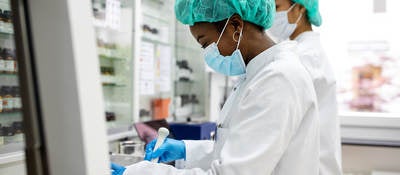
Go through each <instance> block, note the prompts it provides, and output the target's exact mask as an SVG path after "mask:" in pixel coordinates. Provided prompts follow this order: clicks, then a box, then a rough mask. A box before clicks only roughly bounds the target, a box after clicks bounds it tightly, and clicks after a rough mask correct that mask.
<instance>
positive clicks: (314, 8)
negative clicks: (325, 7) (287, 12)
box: [292, 0, 322, 26]
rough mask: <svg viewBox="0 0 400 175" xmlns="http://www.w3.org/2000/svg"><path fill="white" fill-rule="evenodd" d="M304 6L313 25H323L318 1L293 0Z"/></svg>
mask: <svg viewBox="0 0 400 175" xmlns="http://www.w3.org/2000/svg"><path fill="white" fill-rule="evenodd" d="M292 1H293V2H295V3H298V4H301V5H303V6H304V7H305V8H306V10H307V17H308V20H309V21H310V23H311V24H313V25H315V26H320V25H321V24H322V18H321V14H320V13H319V7H318V0H292Z"/></svg>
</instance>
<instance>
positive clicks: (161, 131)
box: [158, 127, 169, 138]
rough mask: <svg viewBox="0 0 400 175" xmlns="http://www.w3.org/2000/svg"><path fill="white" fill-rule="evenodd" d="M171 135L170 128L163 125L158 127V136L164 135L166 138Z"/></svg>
mask: <svg viewBox="0 0 400 175" xmlns="http://www.w3.org/2000/svg"><path fill="white" fill-rule="evenodd" d="M168 135H169V130H168V129H167V128H164V127H161V128H160V129H158V138H159V137H164V138H166V137H167V136H168Z"/></svg>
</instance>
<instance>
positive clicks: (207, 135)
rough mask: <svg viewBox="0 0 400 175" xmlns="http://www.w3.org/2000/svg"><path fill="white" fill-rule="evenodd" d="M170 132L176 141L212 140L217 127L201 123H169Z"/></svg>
mask: <svg viewBox="0 0 400 175" xmlns="http://www.w3.org/2000/svg"><path fill="white" fill-rule="evenodd" d="M169 127H170V130H171V131H172V133H173V134H174V136H175V139H177V140H212V139H213V137H214V134H215V130H216V129H217V125H216V124H215V123H212V122H203V123H169Z"/></svg>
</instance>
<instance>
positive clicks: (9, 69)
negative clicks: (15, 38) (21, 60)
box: [5, 61, 14, 72]
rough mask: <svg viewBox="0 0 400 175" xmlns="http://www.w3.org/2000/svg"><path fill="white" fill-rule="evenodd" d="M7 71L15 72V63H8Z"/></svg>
mask: <svg viewBox="0 0 400 175" xmlns="http://www.w3.org/2000/svg"><path fill="white" fill-rule="evenodd" d="M5 66H6V68H5V69H6V71H8V72H14V61H6V65H5Z"/></svg>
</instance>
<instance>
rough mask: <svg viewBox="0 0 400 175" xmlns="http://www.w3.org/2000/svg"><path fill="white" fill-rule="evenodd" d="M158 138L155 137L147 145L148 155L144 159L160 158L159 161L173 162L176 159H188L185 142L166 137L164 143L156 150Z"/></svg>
mask: <svg viewBox="0 0 400 175" xmlns="http://www.w3.org/2000/svg"><path fill="white" fill-rule="evenodd" d="M156 142H157V139H154V140H153V141H151V142H150V143H149V144H147V146H146V155H145V157H144V160H148V161H151V160H152V159H155V158H159V160H158V162H172V161H174V160H179V159H186V148H185V143H184V142H183V141H180V140H174V139H169V138H166V139H165V141H164V143H163V144H162V145H161V146H160V147H159V148H158V149H157V150H155V151H153V149H154V146H155V145H156Z"/></svg>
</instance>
